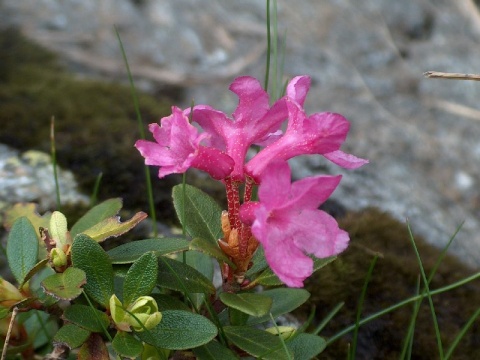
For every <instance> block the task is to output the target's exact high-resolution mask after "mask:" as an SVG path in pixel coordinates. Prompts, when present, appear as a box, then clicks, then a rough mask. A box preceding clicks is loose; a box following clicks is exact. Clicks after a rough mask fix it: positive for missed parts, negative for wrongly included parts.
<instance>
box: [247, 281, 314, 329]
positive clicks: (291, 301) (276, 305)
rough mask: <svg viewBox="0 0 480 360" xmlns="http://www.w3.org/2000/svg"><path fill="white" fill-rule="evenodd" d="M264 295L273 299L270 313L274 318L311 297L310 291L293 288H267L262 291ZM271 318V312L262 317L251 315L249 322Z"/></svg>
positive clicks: (256, 322)
mask: <svg viewBox="0 0 480 360" xmlns="http://www.w3.org/2000/svg"><path fill="white" fill-rule="evenodd" d="M262 295H264V296H268V297H270V298H271V299H272V301H273V303H272V308H271V309H270V313H271V314H272V316H273V317H274V318H276V317H278V316H280V315H283V314H286V313H289V312H291V311H293V310H295V309H296V308H297V307H299V306H300V305H302V304H303V303H304V302H305V301H307V300H308V298H309V297H310V293H309V292H308V291H307V290H305V289H292V288H278V289H270V290H265V291H264V292H262ZM270 320H271V319H270V314H268V315H265V316H260V317H251V318H249V319H248V321H247V324H249V325H253V324H260V323H262V322H265V321H270Z"/></svg>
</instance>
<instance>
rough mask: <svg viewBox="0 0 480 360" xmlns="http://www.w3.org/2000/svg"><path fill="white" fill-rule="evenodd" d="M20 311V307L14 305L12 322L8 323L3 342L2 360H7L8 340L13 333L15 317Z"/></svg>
mask: <svg viewBox="0 0 480 360" xmlns="http://www.w3.org/2000/svg"><path fill="white" fill-rule="evenodd" d="M17 313H18V307H14V308H13V311H12V318H11V319H10V324H9V325H8V330H7V336H6V337H5V343H4V344H3V350H2V357H1V358H0V359H1V360H5V358H6V356H7V348H8V342H9V341H10V336H11V335H12V329H13V324H14V323H15V317H16V316H17Z"/></svg>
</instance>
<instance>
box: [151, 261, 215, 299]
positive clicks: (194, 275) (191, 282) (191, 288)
mask: <svg viewBox="0 0 480 360" xmlns="http://www.w3.org/2000/svg"><path fill="white" fill-rule="evenodd" d="M157 285H158V286H161V287H165V288H167V289H170V290H177V291H182V292H189V293H207V294H213V293H215V287H214V286H213V284H212V282H211V281H210V280H208V279H207V278H206V277H205V276H204V275H202V274H201V273H200V272H198V271H197V270H196V269H194V268H192V267H191V266H189V265H186V264H184V263H182V262H180V261H177V260H173V259H170V258H167V257H165V256H160V257H159V258H158V277H157Z"/></svg>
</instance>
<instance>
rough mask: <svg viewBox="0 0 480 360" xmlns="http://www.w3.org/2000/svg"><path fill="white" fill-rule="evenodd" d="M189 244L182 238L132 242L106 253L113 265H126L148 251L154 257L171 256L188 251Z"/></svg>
mask: <svg viewBox="0 0 480 360" xmlns="http://www.w3.org/2000/svg"><path fill="white" fill-rule="evenodd" d="M188 246H189V242H188V241H187V240H185V239H182V238H158V239H145V240H138V241H132V242H129V243H127V244H123V245H120V246H117V247H116V248H113V249H112V250H110V251H108V252H107V254H108V256H110V259H111V260H112V263H113V264H128V263H132V262H134V261H135V260H137V259H138V258H139V257H140V256H142V255H143V254H145V253H146V252H148V251H153V252H154V253H155V255H156V256H161V255H167V254H173V253H176V252H179V251H186V250H188Z"/></svg>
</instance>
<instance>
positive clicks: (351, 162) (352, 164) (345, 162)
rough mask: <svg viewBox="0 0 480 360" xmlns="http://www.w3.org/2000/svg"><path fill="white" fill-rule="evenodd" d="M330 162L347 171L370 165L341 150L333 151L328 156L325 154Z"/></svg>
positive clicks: (364, 160)
mask: <svg viewBox="0 0 480 360" xmlns="http://www.w3.org/2000/svg"><path fill="white" fill-rule="evenodd" d="M323 156H325V157H326V158H327V159H328V160H330V161H331V162H333V163H334V164H337V165H338V166H341V167H343V168H345V169H357V168H359V167H361V166H363V165H365V164H368V160H366V159H362V158H359V157H356V156H355V155H351V154H346V153H344V152H343V151H341V150H336V151H332V152H330V153H327V154H323Z"/></svg>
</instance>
